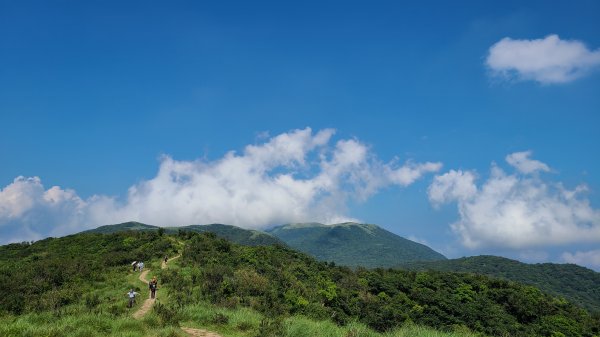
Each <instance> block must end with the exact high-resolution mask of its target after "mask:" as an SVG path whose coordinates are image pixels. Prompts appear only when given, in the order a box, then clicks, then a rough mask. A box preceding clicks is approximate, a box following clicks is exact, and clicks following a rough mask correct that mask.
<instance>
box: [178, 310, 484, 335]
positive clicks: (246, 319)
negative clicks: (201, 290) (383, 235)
mask: <svg viewBox="0 0 600 337" xmlns="http://www.w3.org/2000/svg"><path fill="white" fill-rule="evenodd" d="M219 316H221V317H222V316H225V317H227V323H224V324H223V323H222V324H219V323H216V322H215V321H216V317H219ZM180 318H181V319H182V322H181V326H186V327H192V328H201V329H208V330H211V331H215V332H218V333H220V334H221V335H223V336H224V337H254V336H257V333H258V331H259V330H258V329H259V325H260V323H261V320H262V319H263V318H264V317H263V316H262V315H261V314H260V313H258V312H256V311H254V310H251V309H248V308H238V309H227V308H219V307H215V306H212V305H210V304H207V303H199V304H194V305H190V306H187V307H185V308H183V309H182V310H181V311H180ZM282 324H283V334H282V335H280V336H278V337H480V336H482V335H479V334H475V333H472V332H469V331H466V330H465V331H457V332H441V331H437V330H434V329H431V328H426V327H421V326H416V325H412V324H407V325H405V326H403V327H401V328H398V329H395V330H393V331H390V332H386V333H378V332H375V331H373V330H372V329H370V328H368V327H367V326H365V325H364V324H361V323H356V322H353V323H350V324H348V325H347V326H343V327H340V326H338V325H336V324H335V323H333V322H330V321H314V320H311V319H309V318H306V317H303V316H292V317H288V318H286V319H284V320H283V322H282ZM459 330H462V329H459Z"/></svg>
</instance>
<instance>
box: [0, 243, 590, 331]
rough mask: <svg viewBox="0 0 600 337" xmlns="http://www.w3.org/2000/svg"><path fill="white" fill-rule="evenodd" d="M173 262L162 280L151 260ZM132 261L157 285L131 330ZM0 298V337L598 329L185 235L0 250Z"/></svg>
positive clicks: (383, 274)
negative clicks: (190, 330) (149, 306)
mask: <svg viewBox="0 0 600 337" xmlns="http://www.w3.org/2000/svg"><path fill="white" fill-rule="evenodd" d="M175 254H181V257H180V258H179V259H177V260H175V262H174V263H173V264H170V265H169V267H168V268H166V269H161V268H160V260H161V258H162V257H163V256H165V255H168V256H174V255H175ZM133 259H142V260H143V261H145V262H147V270H150V271H151V273H152V274H153V275H155V276H157V278H158V280H159V284H160V289H159V298H158V300H157V301H156V303H155V304H154V308H153V310H152V311H151V312H148V313H147V315H146V316H145V317H144V318H143V319H141V320H135V319H132V318H131V315H132V313H133V312H135V311H137V310H138V309H140V308H141V307H142V303H141V301H140V303H137V304H136V305H135V307H134V308H133V309H132V310H129V309H127V308H126V305H125V304H126V296H125V293H126V292H127V290H128V289H136V291H138V292H140V293H141V298H145V297H147V286H146V285H145V284H143V283H141V282H140V281H139V279H138V277H139V273H135V272H133V271H132V270H131V267H130V261H132V260H133ZM0 293H1V294H2V296H0V336H66V337H71V336H92V337H95V336H107V335H111V336H125V335H127V336H147V335H152V336H183V335H185V334H184V333H183V331H182V330H181V329H180V328H179V326H180V325H181V324H185V325H186V326H190V325H191V326H195V327H202V328H204V327H208V328H209V329H210V330H213V329H214V330H218V329H220V330H218V332H220V333H221V334H223V335H226V336H239V337H255V336H261V337H275V336H278V337H279V336H286V337H303V336H308V335H310V336H315V337H325V336H327V337H329V336H377V337H383V336H407V335H410V336H417V337H421V336H449V334H448V335H446V334H442V333H441V332H440V333H438V332H434V333H427V334H425V333H418V334H414V333H413V334H406V333H405V332H403V329H405V327H407V326H412V324H417V325H418V326H428V327H430V328H435V329H438V330H441V331H447V332H453V331H454V333H453V334H452V336H474V334H472V333H471V332H474V333H477V334H478V336H516V337H520V336H523V337H524V336H585V337H588V336H589V337H592V336H595V335H598V333H599V332H600V320H598V317H594V316H592V315H590V314H589V313H588V312H587V311H585V310H583V309H581V308H580V307H577V306H576V305H574V304H572V303H570V302H568V301H565V300H562V299H559V298H556V297H553V296H550V295H548V294H545V293H543V292H541V291H540V290H538V289H537V288H535V287H531V286H524V285H520V284H517V283H514V282H508V281H504V280H500V279H494V278H489V277H486V276H481V275H472V274H465V273H447V272H437V271H423V272H414V271H407V270H400V269H396V270H394V269H372V270H369V269H357V270H353V269H350V268H347V267H340V266H332V265H330V264H328V263H325V262H319V261H317V260H316V259H314V258H313V257H310V256H308V255H306V254H303V253H300V252H298V251H295V250H292V249H290V248H288V247H284V246H280V245H271V246H243V245H238V244H235V243H232V242H231V241H228V240H225V239H222V238H218V237H217V236H216V235H214V234H211V233H195V232H192V231H178V232H177V234H167V233H162V232H158V231H122V232H116V233H112V234H96V233H83V234H76V235H71V236H67V237H62V238H49V239H45V240H40V241H37V242H34V243H27V242H25V243H18V244H10V245H5V246H0ZM317 324H318V325H317ZM317 326H320V327H325V326H327V327H328V330H325V329H318V328H316V327H317ZM335 329H339V330H335ZM342 329H344V330H342ZM332 331H342V332H339V333H338V332H332ZM375 331H378V332H388V333H387V334H385V335H382V334H379V333H377V332H375ZM404 331H405V330H404Z"/></svg>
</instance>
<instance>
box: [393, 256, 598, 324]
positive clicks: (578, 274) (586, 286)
mask: <svg viewBox="0 0 600 337" xmlns="http://www.w3.org/2000/svg"><path fill="white" fill-rule="evenodd" d="M401 267H402V268H406V269H410V270H437V271H444V272H463V273H475V274H483V275H488V276H493V277H499V278H503V279H506V280H511V281H515V282H519V283H523V284H529V285H533V286H536V287H538V288H540V289H542V290H543V291H546V292H548V293H550V294H553V295H556V296H561V297H564V298H566V299H568V300H569V301H572V302H574V303H577V304H579V305H581V306H582V307H585V308H587V309H589V310H592V311H597V312H600V273H597V272H595V271H593V270H590V269H587V268H584V267H581V266H578V265H574V264H555V263H538V264H527V263H522V262H519V261H515V260H511V259H507V258H504V257H498V256H489V255H487V256H472V257H463V258H460V259H452V260H444V261H431V262H415V263H407V264H404V265H402V266H401Z"/></svg>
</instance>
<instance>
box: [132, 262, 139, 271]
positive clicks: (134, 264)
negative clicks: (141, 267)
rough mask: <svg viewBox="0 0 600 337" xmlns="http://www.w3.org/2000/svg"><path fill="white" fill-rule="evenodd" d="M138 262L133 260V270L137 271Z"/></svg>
mask: <svg viewBox="0 0 600 337" xmlns="http://www.w3.org/2000/svg"><path fill="white" fill-rule="evenodd" d="M137 264H138V262H137V261H133V262H132V263H131V265H132V266H133V271H135V268H136V267H137Z"/></svg>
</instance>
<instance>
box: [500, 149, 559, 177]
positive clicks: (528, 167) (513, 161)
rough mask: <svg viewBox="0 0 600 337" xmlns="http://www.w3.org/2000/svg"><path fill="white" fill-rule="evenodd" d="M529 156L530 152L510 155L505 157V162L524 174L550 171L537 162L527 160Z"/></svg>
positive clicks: (544, 165)
mask: <svg viewBox="0 0 600 337" xmlns="http://www.w3.org/2000/svg"><path fill="white" fill-rule="evenodd" d="M529 156H531V151H523V152H515V153H511V154H509V155H508V156H506V162H507V163H509V164H510V165H511V166H513V167H514V168H516V169H517V170H519V171H520V172H521V173H525V174H529V173H533V172H535V171H545V172H548V171H550V167H548V165H546V164H544V163H542V162H541V161H538V160H533V159H529Z"/></svg>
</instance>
